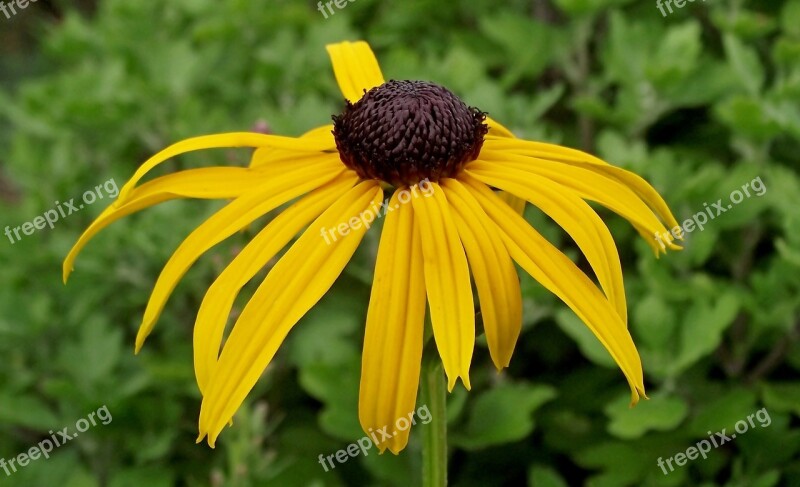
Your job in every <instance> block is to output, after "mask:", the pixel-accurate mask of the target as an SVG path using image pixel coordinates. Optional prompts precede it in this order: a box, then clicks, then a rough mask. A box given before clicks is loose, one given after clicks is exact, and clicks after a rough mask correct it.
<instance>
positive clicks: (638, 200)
mask: <svg viewBox="0 0 800 487" xmlns="http://www.w3.org/2000/svg"><path fill="white" fill-rule="evenodd" d="M481 159H483V160H486V161H490V162H494V163H500V164H503V165H504V166H507V167H514V168H515V169H519V170H523V171H527V172H529V173H534V174H538V175H540V176H543V177H546V178H548V179H550V180H551V181H553V182H556V183H558V184H559V185H560V186H562V187H564V188H565V189H568V190H572V191H575V192H576V193H577V194H578V195H579V196H580V197H581V198H584V199H588V200H591V201H596V202H597V203H600V204H601V205H603V206H605V207H606V208H608V209H610V210H612V211H614V212H615V213H617V214H619V215H620V216H622V217H623V218H625V219H627V220H628V221H629V222H630V223H631V224H632V225H633V226H634V227H635V228H636V230H637V231H638V232H639V234H640V235H641V236H642V238H644V239H645V241H646V242H647V243H648V245H650V247H651V248H653V250H654V251H655V252H656V253H657V254H658V252H659V251H662V250H664V249H665V248H667V247H668V248H670V249H673V250H678V249H680V247H679V246H678V245H676V244H674V243H673V240H674V238H672V237H671V236H668V237H667V236H665V237H661V238H660V239H656V238H654V236H655V235H659V236H661V235H663V234H664V233H665V232H666V229H665V228H664V224H663V223H662V222H661V221H660V220H659V215H660V214H658V213H655V212H654V210H653V208H652V207H651V206H648V203H647V201H645V200H644V199H642V196H641V194H642V193H641V192H637V191H635V190H634V189H633V188H631V187H630V186H628V184H627V183H626V182H625V181H623V180H621V179H620V178H617V177H615V176H614V175H613V174H611V172H610V171H611V169H610V168H613V166H609V165H602V166H601V165H598V164H592V163H585V164H584V163H580V162H574V161H572V162H564V161H556V160H553V159H542V158H541V157H534V156H531V155H520V154H519V153H515V152H513V151H510V150H485V151H483V152H481ZM614 170H618V171H623V172H627V171H625V170H623V169H619V168H614ZM629 174H632V173H629ZM637 177H638V176H637ZM644 184H646V183H644ZM653 191H655V190H653ZM667 211H668V210H667ZM670 218H672V219H674V217H672V216H671V214H670ZM666 221H667V222H669V221H670V220H666ZM662 241H663V242H664V243H663V244H662V243H661V242H662Z"/></svg>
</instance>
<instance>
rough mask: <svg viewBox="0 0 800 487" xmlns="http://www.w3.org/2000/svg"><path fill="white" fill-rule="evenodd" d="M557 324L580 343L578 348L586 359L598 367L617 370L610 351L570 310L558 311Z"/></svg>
mask: <svg viewBox="0 0 800 487" xmlns="http://www.w3.org/2000/svg"><path fill="white" fill-rule="evenodd" d="M555 318H556V323H558V326H559V328H561V329H562V330H563V331H564V333H566V334H567V335H569V336H570V337H571V338H572V339H573V340H575V341H576V342H577V343H578V348H579V349H580V350H581V353H582V354H583V356H584V357H586V358H588V359H589V360H591V361H592V362H594V363H595V364H597V365H602V366H605V367H609V368H616V367H617V364H616V362H614V358H613V357H612V356H611V354H610V353H608V350H606V348H605V347H604V346H603V344H602V343H600V340H598V339H597V337H596V336H594V333H592V331H591V330H589V328H588V327H587V326H586V325H585V324H584V323H583V321H581V319H580V318H578V317H577V316H576V315H575V313H573V312H572V311H571V310H569V309H563V308H561V309H559V310H558V311H556V316H555Z"/></svg>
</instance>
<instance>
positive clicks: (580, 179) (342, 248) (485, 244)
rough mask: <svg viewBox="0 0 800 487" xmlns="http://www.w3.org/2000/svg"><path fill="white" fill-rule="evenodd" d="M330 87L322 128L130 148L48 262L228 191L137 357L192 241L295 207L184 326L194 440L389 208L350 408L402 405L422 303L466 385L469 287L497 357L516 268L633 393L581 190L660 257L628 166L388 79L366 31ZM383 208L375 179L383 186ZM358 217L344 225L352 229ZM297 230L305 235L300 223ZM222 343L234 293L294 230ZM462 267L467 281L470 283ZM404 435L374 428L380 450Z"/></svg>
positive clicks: (657, 230)
mask: <svg viewBox="0 0 800 487" xmlns="http://www.w3.org/2000/svg"><path fill="white" fill-rule="evenodd" d="M327 49H328V53H329V54H330V57H331V60H332V63H333V70H334V74H335V75H336V80H337V81H338V84H339V87H340V88H341V91H342V93H343V95H344V98H345V99H346V106H345V108H344V111H343V113H341V114H340V115H337V116H334V117H333V124H332V125H327V126H324V127H320V128H317V129H314V130H311V131H310V132H308V133H306V134H305V135H303V136H301V137H298V138H291V137H281V136H276V135H265V134H258V133H227V134H218V135H208V136H203V137H196V138H191V139H187V140H184V141H181V142H178V143H176V144H174V145H172V146H170V147H168V148H166V149H164V150H163V151H161V152H159V153H158V154H156V155H155V156H153V157H152V158H150V159H149V160H147V161H146V162H145V163H144V164H143V165H142V166H141V167H140V168H139V169H138V170H137V171H136V172H135V174H134V175H133V177H132V178H131V179H130V180H129V181H128V182H127V183H126V184H125V185H124V186H123V188H122V189H121V191H120V193H119V197H118V198H117V200H116V201H115V202H114V203H113V204H112V205H111V206H110V207H109V208H107V209H106V210H105V211H104V212H102V213H101V214H100V215H99V216H98V217H97V219H96V220H95V221H94V222H93V223H92V224H91V226H89V228H88V229H87V230H86V231H85V232H84V233H83V235H82V236H81V237H80V239H79V240H78V241H77V243H76V244H75V246H74V247H73V249H72V250H71V251H70V253H69V255H68V256H67V257H66V259H65V261H64V280H65V282H66V279H67V277H68V275H69V273H70V271H71V270H72V268H73V262H74V260H75V258H76V256H77V254H78V252H79V251H80V250H81V249H82V248H83V246H84V245H85V244H86V243H87V242H88V241H89V239H90V238H92V237H93V236H94V235H95V234H96V233H97V232H98V231H100V230H101V229H102V228H104V227H106V226H107V225H109V224H111V223H112V222H114V221H115V220H117V219H119V218H121V217H123V216H126V215H129V214H131V213H134V212H136V211H139V210H141V209H144V208H147V207H149V206H152V205H155V204H158V203H162V202H164V201H167V200H172V199H176V198H201V199H226V200H231V201H230V202H229V203H228V204H227V206H225V207H223V208H222V209H221V210H219V211H218V212H217V213H215V214H214V215H213V216H211V217H210V218H209V219H208V220H206V221H205V222H204V223H203V224H201V225H200V226H199V227H197V229H196V230H194V231H193V232H192V233H191V234H190V235H189V236H188V237H187V238H186V240H184V241H183V243H182V244H181V245H180V246H179V247H178V249H177V250H176V251H175V253H174V254H173V255H172V257H171V258H170V259H169V261H168V262H167V263H166V265H165V266H164V269H163V270H162V272H161V274H160V276H159V277H158V280H157V282H156V284H155V287H154V289H153V292H152V295H151V297H150V300H149V302H148V303H147V307H146V309H145V312H144V318H143V320H142V324H141V328H140V329H139V333H138V336H137V338H136V351H137V352H138V351H139V350H140V348H141V347H142V344H143V342H144V340H145V338H146V337H147V336H148V334H149V333H150V332H151V331H152V329H153V326H154V324H155V323H156V321H157V319H158V317H159V314H160V313H161V311H162V309H163V308H164V305H165V302H166V301H167V299H168V297H169V295H170V293H171V292H172V290H173V289H174V288H175V286H176V284H177V283H178V281H179V280H180V279H181V278H182V276H183V275H184V274H185V273H186V271H187V269H189V267H190V266H191V265H192V264H193V263H194V262H195V261H196V260H197V259H198V258H199V257H200V256H201V255H202V254H203V253H204V252H206V251H207V250H209V249H210V248H211V247H213V246H214V245H216V244H217V243H219V242H220V241H222V240H224V239H226V238H228V237H230V236H231V235H233V234H234V233H236V232H238V231H240V230H242V229H243V228H244V227H246V226H248V225H250V224H251V223H252V222H253V221H254V220H256V219H257V218H259V217H261V216H263V215H264V214H266V213H267V212H269V211H272V210H274V209H276V208H278V207H279V206H281V205H283V204H285V203H290V202H291V203H292V204H291V205H290V206H289V207H288V208H286V209H285V210H284V211H283V212H282V213H280V214H279V215H278V216H277V217H275V218H274V219H273V220H271V221H270V222H269V223H268V224H266V226H264V228H262V229H261V230H260V231H259V232H258V234H257V235H256V236H255V237H254V238H253V239H252V240H251V241H250V242H249V243H248V244H247V245H246V246H245V247H244V248H243V250H242V251H241V253H239V254H238V255H237V256H236V257H235V258H234V259H233V261H232V262H231V263H230V265H229V266H228V267H227V268H226V269H225V270H224V271H223V272H222V273H221V274H220V275H219V277H217V279H216V280H215V281H214V283H213V284H212V285H211V287H210V288H209V289H208V292H207V293H206V295H205V297H204V299H203V302H202V304H201V306H200V309H199V312H198V315H197V319H196V322H195V327H194V366H195V372H196V376H197V383H198V386H199V388H200V391H201V392H202V396H203V399H202V405H201V411H200V418H199V430H200V436H199V438H198V442H199V441H201V440H202V439H203V438H205V437H207V438H208V443H209V444H210V445H211V446H214V443H215V441H216V439H217V437H218V436H219V434H220V432H221V431H222V429H223V428H224V427H225V425H226V424H228V423H229V422H230V421H231V419H232V417H233V415H234V413H235V412H236V410H237V409H238V408H239V407H240V406H241V404H242V402H243V401H244V399H245V397H246V396H247V395H248V393H249V392H250V390H251V389H252V388H253V386H254V385H255V384H256V382H257V381H258V379H259V376H260V375H261V374H262V372H263V370H264V369H265V368H266V367H267V366H268V365H269V363H270V361H271V360H272V358H273V357H274V356H275V353H276V351H277V350H278V347H279V346H280V345H281V343H282V342H283V341H284V339H285V338H286V336H287V334H288V333H289V332H290V331H291V329H292V327H293V326H294V325H295V324H296V323H297V322H298V321H299V320H300V318H302V317H303V315H304V314H305V313H306V312H308V310H309V309H310V308H311V307H312V306H314V305H315V304H316V303H317V301H319V299H320V298H321V297H322V296H323V295H324V294H325V293H326V292H327V291H328V290H329V289H330V287H331V286H332V285H333V283H334V281H335V280H336V278H337V277H338V276H339V275H340V274H341V273H342V271H343V269H344V268H345V265H346V264H347V263H348V261H349V259H350V258H351V257H352V256H353V253H354V252H355V251H356V248H357V247H358V245H359V242H360V241H361V239H362V237H363V236H364V234H365V233H366V232H367V230H368V228H369V227H370V222H371V220H370V219H369V218H368V217H367V215H369V214H372V215H373V216H375V212H376V209H377V208H378V207H384V208H386V214H385V217H384V218H385V221H384V225H383V230H382V234H381V236H380V244H379V247H378V253H377V261H376V263H375V275H374V281H373V285H372V292H371V296H370V301H369V308H368V312H367V318H366V329H365V337H364V349H363V363H362V371H361V384H360V393H359V394H360V401H359V411H358V415H359V419H360V421H361V425H362V427H363V428H364V430H365V431H372V430H379V429H381V428H383V427H384V426H385V425H390V424H393V423H394V422H395V420H396V419H397V418H400V417H402V416H406V414H407V413H408V412H409V411H412V410H413V409H414V407H415V403H416V396H417V389H418V386H419V377H420V363H421V358H422V350H423V331H424V323H425V314H426V304H427V309H428V310H429V316H430V322H431V326H432V329H433V337H434V340H435V344H436V347H437V349H438V352H439V354H440V356H441V360H442V363H443V366H444V370H445V373H446V376H447V381H448V388H449V389H450V390H452V388H453V386H454V385H455V384H456V381H457V379H458V378H460V379H461V380H462V382H463V384H464V386H465V387H466V388H468V389H469V367H470V362H471V359H472V353H473V348H474V345H475V307H474V304H473V291H472V287H471V281H474V283H475V287H476V290H477V298H478V301H479V305H480V310H481V313H482V316H483V328H484V332H485V334H486V339H487V342H488V348H489V352H490V355H491V359H492V361H493V362H494V364H495V366H496V367H497V368H498V369H501V368H503V367H506V366H508V364H509V361H510V360H511V355H512V352H513V350H514V346H515V343H516V341H517V338H518V336H519V333H520V327H521V316H522V303H521V294H520V284H519V277H518V275H517V270H516V267H515V265H514V263H515V262H516V263H517V264H518V265H519V266H520V267H521V268H522V269H524V270H525V271H526V272H527V273H529V274H530V275H531V276H532V277H533V278H534V279H535V280H536V281H538V282H539V283H541V285H542V286H544V287H545V288H546V289H548V290H549V291H550V292H552V293H554V294H555V295H557V296H558V297H559V298H560V299H561V300H562V301H563V302H564V303H565V304H566V305H567V306H569V307H570V308H571V309H572V310H573V311H574V312H575V313H576V314H577V316H578V317H580V319H581V320H582V321H583V322H584V323H585V324H586V326H588V327H589V329H590V330H591V331H592V332H593V333H594V335H595V336H596V337H597V338H598V339H599V340H600V342H601V343H602V344H603V345H604V346H605V348H606V349H607V350H608V352H609V353H610V354H611V356H612V357H613V358H614V360H615V361H616V363H617V364H618V365H619V367H620V369H621V370H622V373H623V374H624V376H625V378H626V379H627V381H628V384H629V386H630V390H631V401H632V403H636V402H637V401H638V399H639V397H640V396H644V381H643V375H642V366H641V361H640V359H639V355H638V352H637V350H636V347H635V345H634V343H633V340H632V339H631V336H630V334H629V332H628V328H627V312H626V303H625V289H624V287H623V282H622V270H621V268H620V259H619V255H618V253H617V249H616V246H615V244H614V241H613V239H612V237H611V234H610V232H609V230H608V228H607V227H606V226H605V225H604V223H603V221H602V220H601V219H600V217H599V216H598V214H597V213H596V212H595V210H594V209H593V208H592V207H591V206H589V204H588V203H587V200H588V201H593V202H595V203H597V204H599V205H601V206H604V207H606V208H608V209H610V210H612V211H613V212H615V213H617V214H619V215H621V216H622V217H624V218H625V219H627V220H628V221H629V222H630V223H631V224H632V225H633V226H634V227H635V228H636V230H637V231H638V232H639V233H640V234H641V235H642V236H643V237H644V239H645V241H646V242H647V243H648V244H649V245H651V246H652V247H653V250H654V251H655V252H656V255H658V253H659V252H662V251H666V248H668V247H669V248H679V247H677V245H675V244H674V243H673V242H672V240H671V239H669V237H668V238H667V239H655V238H653V236H654V235H670V234H669V233H668V232H667V231H666V230H665V228H664V223H667V224H668V225H669V226H670V227H673V226H677V225H678V223H677V222H676V221H675V219H674V217H673V216H672V214H671V213H670V210H669V208H668V207H667V205H666V204H665V203H664V200H663V199H662V198H661V197H660V196H659V194H658V193H657V192H656V191H655V190H654V189H653V188H652V187H651V186H650V185H649V184H648V183H647V182H645V181H644V180H643V179H642V178H640V177H639V176H637V175H635V174H633V173H631V172H629V171H626V170H624V169H621V168H618V167H615V166H612V165H610V164H608V163H606V162H604V161H602V160H600V159H598V158H596V157H594V156H591V155H589V154H586V153H584V152H581V151H578V150H574V149H569V148H566V147H561V146H558V145H553V144H548V143H544V142H533V141H527V140H521V139H518V138H515V137H514V136H513V134H512V133H511V132H510V131H509V130H507V129H506V128H504V127H503V126H502V125H500V124H499V123H497V122H495V121H494V120H492V119H491V118H489V117H487V116H486V114H485V113H484V112H482V111H480V110H478V109H476V108H472V107H469V106H467V105H466V104H465V103H464V102H462V101H461V100H460V99H459V98H458V97H457V96H456V95H454V94H453V93H452V92H450V91H448V90H447V89H446V88H444V87H442V86H439V85H436V84H434V83H429V82H424V81H394V80H392V81H385V80H384V78H383V75H382V74H381V70H380V67H379V66H378V63H377V61H376V59H375V56H374V55H373V53H372V51H371V49H370V47H369V45H368V44H366V43H365V42H353V43H350V42H343V43H340V44H334V45H329V46H328V47H327ZM219 147H252V148H255V149H256V150H255V152H254V154H253V157H252V162H251V163H250V165H249V167H246V168H243V167H211V168H202V169H189V170H184V171H180V172H177V173H175V174H170V175H166V176H162V177H158V178H155V179H153V180H151V181H148V182H145V183H142V184H139V183H140V181H141V180H142V178H143V177H144V176H146V175H147V173H148V172H149V171H150V170H151V169H153V168H155V167H156V166H157V165H158V164H160V163H161V162H163V161H165V160H167V159H169V158H171V157H174V156H177V155H178V154H182V153H186V152H189V151H195V150H199V149H209V148H219ZM392 190H393V192H392V195H391V198H390V200H389V202H388V205H387V204H385V202H384V192H385V191H392ZM526 202H529V203H531V204H532V205H534V206H535V207H537V208H539V209H540V210H541V211H542V212H544V213H545V214H546V215H548V216H549V217H550V218H551V219H552V220H554V221H555V222H556V223H557V224H558V225H559V226H561V227H562V228H563V229H564V230H565V231H566V232H567V233H568V234H569V236H570V237H571V238H572V239H573V240H574V242H575V243H576V244H577V246H578V247H579V248H580V250H581V251H582V253H583V254H584V255H585V257H586V260H587V261H588V264H589V265H590V266H591V269H592V270H593V273H594V275H595V277H596V279H597V282H598V283H599V286H597V285H595V283H594V282H593V281H592V280H591V279H590V278H589V277H587V275H585V274H584V273H583V272H582V271H581V270H579V269H578V267H577V266H576V265H575V264H574V263H573V262H572V261H571V260H570V259H569V258H568V257H567V256H565V255H564V254H563V253H562V252H561V251H560V250H559V249H557V248H556V247H555V246H553V245H552V244H551V243H550V242H548V241H547V240H546V239H545V238H543V237H542V235H540V234H539V233H538V232H537V231H536V230H535V229H534V228H532V227H531V225H530V224H529V223H528V222H527V221H526V220H525V219H524V218H523V217H522V216H521V214H520V213H521V212H520V205H521V204H522V205H524V204H525V203H526ZM359 222H360V223H359ZM304 229H305V230H304ZM297 234H301V235H300V237H299V238H297V240H296V241H295V242H294V243H292V244H291V246H290V247H289V249H288V250H287V251H286V253H285V254H284V255H283V256H282V257H281V258H280V260H278V262H277V263H276V264H275V265H274V267H272V269H271V270H270V271H269V273H268V274H267V276H266V277H265V278H264V280H263V282H262V283H261V284H260V285H259V287H258V289H257V290H256V291H255V292H254V294H253V296H252V298H251V299H250V300H249V302H248V303H247V305H246V306H245V307H244V309H243V311H242V312H241V314H240V316H239V317H238V319H237V320H236V322H235V324H234V325H233V327H232V328H231V329H230V332H229V334H228V336H227V339H226V340H225V341H224V346H223V345H222V343H223V337H224V335H225V329H226V322H227V319H228V315H229V313H230V311H231V308H232V306H233V303H234V300H235V298H236V296H237V294H238V293H239V291H240V290H241V289H242V287H243V286H244V285H245V284H246V283H247V282H248V281H250V280H251V279H252V278H253V277H254V276H255V275H256V274H257V273H258V271H259V270H261V269H262V268H264V266H265V265H267V263H268V262H269V261H270V260H271V259H272V258H273V257H274V256H275V255H277V254H278V253H279V252H280V251H281V250H282V249H283V248H284V247H285V246H287V245H288V244H289V243H290V242H291V241H292V239H293V238H294V237H295V236H296V235H297ZM470 276H471V277H470ZM408 434H409V432H408V430H406V431H399V432H397V434H396V435H394V436H392V437H391V438H388V439H384V440H382V441H380V442H379V444H378V447H379V448H380V450H381V451H383V450H385V449H386V448H389V449H390V450H391V451H392V452H394V453H397V452H399V451H400V450H402V449H403V448H404V447H405V446H406V444H407V442H408Z"/></svg>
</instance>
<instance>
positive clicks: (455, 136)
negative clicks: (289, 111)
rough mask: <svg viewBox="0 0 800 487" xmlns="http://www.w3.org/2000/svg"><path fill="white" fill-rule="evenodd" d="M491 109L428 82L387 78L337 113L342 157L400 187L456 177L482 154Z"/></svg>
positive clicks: (360, 171) (336, 134) (353, 166)
mask: <svg viewBox="0 0 800 487" xmlns="http://www.w3.org/2000/svg"><path fill="white" fill-rule="evenodd" d="M485 119H486V114H485V113H483V112H481V111H480V110H478V109H477V108H473V107H469V106H467V105H466V104H464V102H462V101H461V100H460V99H459V98H458V97H457V96H456V95H454V94H453V93H452V92H450V91H449V90H448V89H446V88H444V87H442V86H439V85H437V84H434V83H428V82H425V81H394V80H392V81H387V82H386V83H384V84H382V85H380V86H377V87H375V88H372V89H371V90H369V91H368V92H366V94H365V95H364V97H363V98H361V99H360V100H359V101H358V102H356V103H355V104H353V103H350V102H348V103H347V107H346V108H345V110H344V113H342V114H341V115H334V116H333V136H334V138H335V139H336V147H337V148H338V149H339V157H340V158H341V159H342V162H343V163H344V164H345V165H346V166H347V167H349V168H350V169H352V170H354V171H356V173H358V175H359V176H361V177H362V178H364V179H379V180H381V181H385V182H387V183H390V184H392V185H394V186H402V185H411V184H415V183H418V182H419V181H422V180H424V179H426V178H427V179H428V180H429V181H433V182H436V181H438V180H439V179H440V178H446V177H451V176H455V175H456V174H457V173H458V172H459V171H460V170H461V169H462V168H463V167H464V164H466V163H467V162H469V161H472V160H474V159H475V158H477V157H478V154H479V153H480V150H481V147H482V146H483V137H484V136H485V135H486V133H487V131H488V128H487V126H486V124H485V123H483V122H484V120H485Z"/></svg>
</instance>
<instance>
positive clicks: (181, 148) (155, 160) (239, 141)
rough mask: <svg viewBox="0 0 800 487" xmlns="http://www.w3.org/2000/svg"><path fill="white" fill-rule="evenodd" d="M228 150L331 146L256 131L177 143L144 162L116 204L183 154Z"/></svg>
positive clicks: (310, 149)
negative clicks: (137, 184)
mask: <svg viewBox="0 0 800 487" xmlns="http://www.w3.org/2000/svg"><path fill="white" fill-rule="evenodd" d="M224 147H276V148H279V149H289V150H296V151H298V152H320V151H323V150H325V149H326V148H328V147H329V144H328V142H327V141H325V140H323V139H318V138H317V139H297V138H292V137H282V136H280V135H265V134H258V133H252V132H232V133H227V134H214V135H203V136H200V137H192V138H191V139H186V140H182V141H180V142H176V143H174V144H172V145H171V146H169V147H167V148H166V149H164V150H162V151H161V152H159V153H157V154H156V155H154V156H153V157H151V158H150V159H148V160H147V161H145V162H144V164H142V165H141V166H139V169H137V170H136V172H135V173H134V174H133V176H132V177H131V179H130V180H128V182H127V183H125V185H124V186H122V189H120V191H119V197H118V198H117V201H116V202H115V203H114V205H116V206H121V205H123V204H124V203H126V202H127V199H128V198H129V193H130V192H131V191H132V190H133V188H134V187H135V186H136V183H138V182H139V180H140V179H142V178H143V177H144V176H145V174H147V173H148V172H150V170H151V169H153V168H154V167H156V166H158V165H159V164H161V163H162V162H164V161H166V160H167V159H170V158H172V157H175V156H177V155H179V154H183V153H186V152H192V151H196V150H200V149H216V148H224Z"/></svg>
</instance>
